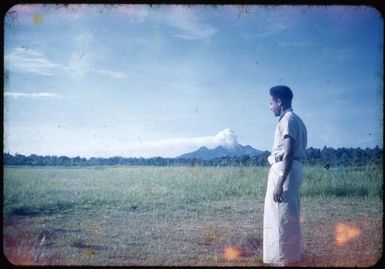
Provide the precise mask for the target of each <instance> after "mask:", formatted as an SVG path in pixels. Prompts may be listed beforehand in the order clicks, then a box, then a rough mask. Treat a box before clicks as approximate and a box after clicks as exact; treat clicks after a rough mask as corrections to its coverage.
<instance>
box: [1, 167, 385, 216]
mask: <svg viewBox="0 0 385 269" xmlns="http://www.w3.org/2000/svg"><path fill="white" fill-rule="evenodd" d="M267 174H268V168H255V167H253V168H244V167H222V168H217V167H108V168H103V169H100V167H91V168H73V169H68V168H66V169H63V168H56V167H22V168H20V167H5V168H4V204H3V209H4V212H5V214H16V215H28V214H30V215H36V214H39V213H44V214H53V213H55V212H62V211H66V210H73V209H75V208H83V209H87V208H88V209H89V208H94V207H113V208H116V207H120V208H128V209H130V208H131V209H144V208H149V207H151V208H158V207H164V206H170V205H174V206H183V205H186V204H190V203H194V202H200V201H220V200H226V199H230V198H240V197H263V196H264V195H265V190H266V180H267ZM382 181H383V178H382V169H381V168H379V167H371V168H361V169H354V168H331V169H329V170H327V169H324V168H319V167H318V168H317V167H305V174H304V181H303V184H302V189H301V195H302V196H303V197H307V196H317V197H329V196H332V197H372V198H373V197H380V198H382Z"/></svg>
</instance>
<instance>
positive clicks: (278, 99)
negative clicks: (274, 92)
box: [277, 98, 282, 106]
mask: <svg viewBox="0 0 385 269" xmlns="http://www.w3.org/2000/svg"><path fill="white" fill-rule="evenodd" d="M277 104H278V105H279V106H281V105H282V100H281V98H277Z"/></svg>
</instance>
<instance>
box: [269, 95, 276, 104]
mask: <svg viewBox="0 0 385 269" xmlns="http://www.w3.org/2000/svg"><path fill="white" fill-rule="evenodd" d="M270 101H271V102H274V103H275V102H276V101H277V100H275V99H274V97H273V96H271V95H270Z"/></svg>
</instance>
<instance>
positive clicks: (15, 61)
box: [4, 35, 127, 79]
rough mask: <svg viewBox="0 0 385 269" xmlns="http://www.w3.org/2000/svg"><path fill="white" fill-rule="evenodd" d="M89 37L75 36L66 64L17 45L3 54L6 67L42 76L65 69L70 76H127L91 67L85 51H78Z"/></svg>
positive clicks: (122, 77)
mask: <svg viewBox="0 0 385 269" xmlns="http://www.w3.org/2000/svg"><path fill="white" fill-rule="evenodd" d="M89 39H90V37H89V35H81V36H80V37H79V36H78V37H77V38H76V42H77V43H78V46H77V49H76V50H75V52H74V53H73V55H72V57H71V60H70V62H69V63H68V64H61V63H55V62H54V61H52V60H50V59H48V58H47V57H46V56H45V55H44V54H43V53H41V52H39V51H37V50H35V49H32V48H22V47H18V48H15V49H14V50H13V51H12V52H10V53H8V54H6V55H5V56H4V58H5V62H6V67H7V68H9V69H10V70H12V71H18V72H26V73H34V74H39V75H42V76H52V75H54V74H55V73H56V72H59V71H60V72H62V71H66V72H67V73H68V74H69V75H70V76H72V75H77V76H82V75H85V74H87V73H97V74H102V75H105V76H107V77H109V78H111V79H124V78H126V77H127V76H126V74H125V73H123V72H119V71H116V70H109V69H100V68H91V66H93V64H91V62H90V61H89V60H88V59H87V57H86V56H85V53H79V52H82V51H86V49H84V48H85V47H86V43H87V42H89Z"/></svg>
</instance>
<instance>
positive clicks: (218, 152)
mask: <svg viewBox="0 0 385 269" xmlns="http://www.w3.org/2000/svg"><path fill="white" fill-rule="evenodd" d="M259 153H261V151H260V150H257V149H255V148H253V147H251V146H249V145H246V146H242V145H241V144H238V143H235V144H234V146H231V147H225V146H218V147H216V148H214V149H208V148H206V147H204V146H203V147H200V148H199V149H198V150H196V151H193V152H190V153H185V154H182V155H180V156H178V157H176V158H178V159H202V160H210V159H213V158H216V157H225V156H241V155H248V154H259Z"/></svg>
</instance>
